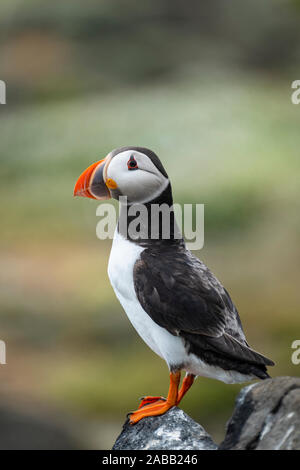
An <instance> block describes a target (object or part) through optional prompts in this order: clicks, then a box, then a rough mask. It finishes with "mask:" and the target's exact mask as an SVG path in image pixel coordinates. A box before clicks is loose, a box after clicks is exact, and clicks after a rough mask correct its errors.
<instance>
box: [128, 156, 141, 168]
mask: <svg viewBox="0 0 300 470" xmlns="http://www.w3.org/2000/svg"><path fill="white" fill-rule="evenodd" d="M127 166H128V170H137V169H138V164H137V162H136V159H135V158H134V156H133V155H131V157H130V158H129V160H128V162H127Z"/></svg>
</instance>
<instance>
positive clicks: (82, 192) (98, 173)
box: [74, 157, 111, 200]
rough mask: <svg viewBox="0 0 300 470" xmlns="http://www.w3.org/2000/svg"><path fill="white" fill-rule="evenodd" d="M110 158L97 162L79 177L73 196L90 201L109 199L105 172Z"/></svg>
mask: <svg viewBox="0 0 300 470" xmlns="http://www.w3.org/2000/svg"><path fill="white" fill-rule="evenodd" d="M109 162H110V158H108V157H106V158H104V159H103V160H100V161H99V162H96V163H93V164H92V165H90V166H89V167H88V168H87V169H86V170H85V171H84V172H83V173H81V175H80V176H79V178H78V180H77V182H76V184H75V188H74V196H82V197H89V198H91V199H99V200H101V199H110V198H111V193H110V191H109V188H108V185H107V184H106V172H107V166H108V164H109Z"/></svg>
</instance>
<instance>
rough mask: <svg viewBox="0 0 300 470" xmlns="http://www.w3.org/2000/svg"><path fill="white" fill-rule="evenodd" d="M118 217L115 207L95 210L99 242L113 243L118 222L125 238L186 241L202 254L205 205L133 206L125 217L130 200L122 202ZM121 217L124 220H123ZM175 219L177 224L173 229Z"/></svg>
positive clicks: (104, 205)
mask: <svg viewBox="0 0 300 470" xmlns="http://www.w3.org/2000/svg"><path fill="white" fill-rule="evenodd" d="M119 202H120V204H119V214H117V211H116V208H115V206H113V205H112V204H109V203H102V204H100V205H99V206H98V207H97V209H96V215H97V216H98V217H101V220H100V221H99V222H98V223H97V227H96V235H97V237H98V238H99V239H100V240H105V239H107V238H109V239H113V237H114V232H115V227H116V223H117V219H119V229H120V232H121V233H122V234H124V233H126V235H127V236H128V237H129V238H130V239H133V240H135V239H141V238H142V239H143V240H145V239H151V240H158V239H163V240H169V239H171V238H173V239H180V238H182V237H184V239H185V242H186V245H187V247H188V248H189V249H190V250H201V249H202V248H203V246H204V204H183V205H180V204H173V206H172V207H170V206H169V205H168V204H151V205H150V207H149V206H147V205H145V204H132V205H129V206H127V210H126V211H125V216H124V212H123V214H122V207H124V206H126V205H127V198H126V197H125V196H121V197H120V198H119ZM121 214H122V217H121ZM174 216H175V220H176V224H175V225H174Z"/></svg>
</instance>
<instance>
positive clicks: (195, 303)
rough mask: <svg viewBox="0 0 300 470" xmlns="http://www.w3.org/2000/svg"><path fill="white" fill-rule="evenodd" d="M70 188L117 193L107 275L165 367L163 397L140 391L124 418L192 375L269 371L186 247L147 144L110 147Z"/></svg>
mask: <svg viewBox="0 0 300 470" xmlns="http://www.w3.org/2000/svg"><path fill="white" fill-rule="evenodd" d="M74 195H75V196H82V197H88V198H91V199H96V200H107V199H110V198H114V199H117V200H119V203H120V210H119V220H118V223H117V226H116V229H115V233H114V238H113V243H112V249H111V253H110V257H109V263H108V276H109V279H110V282H111V285H112V287H113V289H114V292H115V294H116V296H117V298H118V300H119V301H120V303H121V305H122V307H123V309H124V310H125V312H126V314H127V316H128V318H129V320H130V322H131V323H132V325H133V327H134V328H135V329H136V331H137V332H138V334H139V335H140V336H141V338H142V339H143V340H144V342H145V343H146V344H147V345H148V346H149V347H150V348H151V349H152V350H153V351H154V352H155V353H156V354H158V356H160V357H161V358H162V359H164V360H165V362H166V363H167V366H168V369H169V375H170V385H169V390H168V394H167V398H164V397H162V396H154V397H152V396H145V397H143V398H142V399H141V403H140V405H139V407H138V409H137V410H136V411H133V412H132V413H129V414H128V416H129V422H130V424H135V423H137V422H139V421H140V420H141V419H143V418H145V417H148V416H158V415H161V414H163V413H165V412H167V411H168V410H169V409H170V408H172V407H173V406H177V405H178V404H179V403H180V402H181V400H182V398H183V397H184V395H185V394H186V392H187V391H188V390H189V388H190V387H191V386H192V384H193V382H194V380H195V378H197V377H198V376H203V377H209V378H213V379H217V380H220V381H222V382H225V383H227V384H233V383H242V382H247V381H251V380H253V379H266V378H269V377H270V376H269V375H268V372H267V366H273V365H274V362H273V361H272V360H270V359H268V358H267V357H265V356H263V355H262V354H260V353H258V352H256V351H255V350H254V349H252V348H251V347H250V346H249V344H248V342H247V340H246V337H245V334H244V331H243V327H242V324H241V320H240V317H239V314H238V311H237V309H236V307H235V305H234V303H233V301H232V300H231V298H230V295H229V293H228V292H227V290H226V289H225V288H224V287H223V285H222V284H221V282H220V281H219V280H218V279H217V278H216V277H215V276H214V274H213V273H212V272H211V271H210V270H209V268H208V267H207V266H206V265H205V264H204V263H203V262H202V261H201V260H200V259H198V258H197V257H196V256H195V255H194V254H193V253H192V252H191V251H190V250H189V249H188V248H187V247H186V244H185V241H184V239H183V237H182V236H181V234H180V231H179V228H178V226H177V224H176V219H175V215H174V210H173V197H172V188H171V183H170V180H169V177H168V174H167V172H166V170H165V168H164V166H163V164H162V162H161V160H160V159H159V158H158V156H157V155H156V154H155V153H154V152H153V151H152V150H149V149H147V148H144V147H135V146H129V147H121V148H118V149H115V150H113V151H111V152H110V153H109V154H108V155H107V156H106V157H105V158H104V159H102V160H100V161H97V162H95V163H93V164H92V165H90V166H89V167H88V168H87V169H86V170H85V171H84V172H83V173H82V174H81V175H80V176H79V178H78V180H77V182H76V184H75V188H74ZM154 206H156V207H167V208H168V209H169V217H168V218H166V217H156V218H154V217H153V213H152V208H153V207H154ZM142 209H143V214H144V219H143V221H142V222H140V221H138V220H137V218H138V215H137V214H139V212H141V211H142ZM145 214H146V215H145ZM154 219H155V220H154ZM165 219H166V220H167V222H166V220H165ZM135 222H136V225H135V228H136V230H130V227H131V226H132V224H133V225H134V224H135ZM166 225H167V229H168V236H165V235H166V234H165V229H166V227H165V226H166ZM182 371H184V372H185V376H184V378H183V381H182V384H181V386H180V381H181V373H182Z"/></svg>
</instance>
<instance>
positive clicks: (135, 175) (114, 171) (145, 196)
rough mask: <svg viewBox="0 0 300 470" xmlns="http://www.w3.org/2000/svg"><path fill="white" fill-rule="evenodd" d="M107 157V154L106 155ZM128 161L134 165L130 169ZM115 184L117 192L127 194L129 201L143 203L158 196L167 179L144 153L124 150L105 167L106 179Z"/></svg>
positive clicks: (166, 184)
mask: <svg viewBox="0 0 300 470" xmlns="http://www.w3.org/2000/svg"><path fill="white" fill-rule="evenodd" d="M108 157H109V155H108ZM128 162H132V166H134V164H135V162H136V167H135V168H134V169H130V168H131V167H130V165H129V166H128ZM109 178H111V179H112V180H113V181H114V182H115V183H116V184H117V186H118V187H117V192H118V193H120V194H121V195H122V196H127V198H128V202H129V203H133V202H135V203H145V202H147V201H151V200H153V199H155V198H156V197H157V196H159V195H160V194H161V193H162V192H163V191H164V190H165V189H166V187H167V186H168V184H169V180H168V178H166V177H165V176H164V175H163V174H162V173H161V172H160V171H159V170H158V169H157V168H156V166H155V165H154V164H153V163H152V161H151V160H150V158H149V157H148V156H147V155H145V154H144V153H141V152H137V151H136V150H126V151H124V152H121V153H118V154H117V155H115V156H114V157H113V158H112V160H111V161H110V163H109V165H108V167H107V173H106V180H108V179H109Z"/></svg>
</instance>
